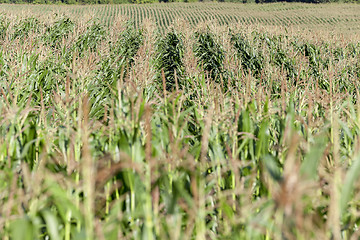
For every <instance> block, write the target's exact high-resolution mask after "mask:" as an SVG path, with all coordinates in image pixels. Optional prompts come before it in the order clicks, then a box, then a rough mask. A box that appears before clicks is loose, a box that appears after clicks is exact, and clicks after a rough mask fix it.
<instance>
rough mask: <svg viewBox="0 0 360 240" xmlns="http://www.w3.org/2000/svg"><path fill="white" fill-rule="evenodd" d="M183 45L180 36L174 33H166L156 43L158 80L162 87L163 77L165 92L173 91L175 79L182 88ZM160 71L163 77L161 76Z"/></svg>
mask: <svg viewBox="0 0 360 240" xmlns="http://www.w3.org/2000/svg"><path fill="white" fill-rule="evenodd" d="M183 55H184V44H183V42H182V39H181V34H178V33H177V32H175V31H171V32H169V33H167V34H166V35H165V36H164V37H163V38H162V39H160V40H159V41H158V45H157V57H156V68H157V71H158V74H159V76H158V79H159V82H160V85H161V86H162V77H165V83H166V90H168V91H172V90H174V89H175V83H176V82H175V78H176V81H177V84H178V86H179V87H180V88H181V86H182V78H183V75H184V63H183V60H182V59H183ZM162 71H163V72H164V76H162Z"/></svg>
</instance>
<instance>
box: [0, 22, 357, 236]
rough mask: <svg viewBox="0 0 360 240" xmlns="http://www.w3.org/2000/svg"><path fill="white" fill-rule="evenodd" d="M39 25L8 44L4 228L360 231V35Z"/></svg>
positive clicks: (2, 64)
mask: <svg viewBox="0 0 360 240" xmlns="http://www.w3.org/2000/svg"><path fill="white" fill-rule="evenodd" d="M32 21H33V22H35V23H36V22H37V21H35V20H29V19H28V20H27V21H25V20H18V22H16V23H15V24H14V28H8V29H7V33H6V35H5V36H6V38H7V37H8V36H10V37H13V36H15V33H16V34H18V35H17V36H16V37H15V39H22V41H17V40H16V41H15V44H4V45H3V46H2V47H3V48H2V50H1V51H0V95H1V100H0V119H1V120H0V121H1V124H0V195H1V198H0V205H1V206H4V207H3V208H1V209H0V216H1V217H2V218H3V220H2V221H0V229H1V230H0V238H3V239H66V240H68V239H110V240H111V239H119V238H121V239H207V238H209V239H211V238H214V239H282V238H289V239H297V238H299V239H302V238H306V239H321V238H323V237H324V236H335V235H340V236H342V237H343V238H344V239H349V238H354V237H355V238H356V237H357V233H356V231H357V227H358V226H359V224H360V220H359V217H358V214H357V211H358V209H359V208H360V206H359V202H360V201H359V195H358V194H356V193H357V190H358V188H359V184H358V182H357V179H358V177H359V168H360V161H359V153H360V147H359V140H358V136H359V134H360V127H359V124H358V123H359V121H360V119H359V116H360V115H359V110H360V109H359V106H358V105H359V104H358V103H357V101H358V99H357V98H358V96H357V91H356V89H357V88H356V81H354V80H356V79H357V78H358V77H359V73H360V70H359V69H360V68H359V58H358V55H359V53H360V49H359V47H360V45H359V44H358V43H356V42H354V43H349V44H346V45H345V44H343V45H344V47H343V48H341V46H342V45H341V42H335V43H334V42H332V41H329V42H321V43H320V42H314V41H310V40H307V39H303V38H301V36H300V37H299V36H292V35H290V34H289V35H279V34H269V33H263V32H256V31H252V32H251V33H245V32H243V33H241V34H240V33H234V34H233V35H231V36H229V35H228V36H226V35H224V38H226V37H227V38H228V39H223V40H224V42H225V43H232V44H233V45H232V46H227V45H226V44H224V47H222V46H221V45H220V44H219V41H217V38H216V34H217V33H211V32H209V31H208V32H197V33H194V32H193V31H194V30H191V31H190V32H188V33H186V34H187V35H185V33H183V32H178V31H177V30H176V31H175V30H172V31H170V32H168V33H167V34H166V35H164V36H162V37H161V38H155V37H154V36H151V32H150V31H145V30H136V29H135V28H133V27H132V26H131V24H128V25H125V28H114V29H109V30H110V31H109V32H110V33H111V34H108V32H107V28H105V27H104V26H102V25H101V24H97V23H94V22H92V21H90V22H87V24H88V25H86V26H85V28H84V31H83V32H81V31H80V32H79V33H78V36H75V35H71V34H72V32H73V29H80V26H78V25H77V24H78V23H76V22H71V21H70V20H69V19H68V18H66V17H64V18H61V19H57V20H56V21H55V23H54V24H52V25H44V24H42V23H41V22H37V23H38V27H36V26H35V25H31V24H28V23H27V24H25V23H24V22H32ZM19 29H23V30H19ZM118 29H123V30H122V31H121V32H117V31H116V30H118ZM143 32H144V33H146V35H145V36H144V34H143ZM43 33H44V34H43ZM19 34H20V35H19ZM21 34H22V35H21ZM192 34H193V35H192ZM69 36H71V37H69ZM186 36H187V37H188V36H196V39H195V46H190V47H191V49H186V47H188V45H189V44H188V42H185V39H187V40H189V41H190V42H191V40H193V39H189V38H186ZM6 38H5V40H6ZM34 39H36V40H37V41H33V42H31V45H30V46H29V44H28V43H29V42H30V41H31V40H34ZM74 39H75V41H74ZM144 40H146V42H145V43H146V44H144V43H143V42H144ZM341 40H342V39H341V38H339V41H341ZM73 41H74V42H73ZM152 41H153V42H152ZM183 41H184V42H183ZM51 44H54V45H51ZM151 44H153V45H151ZM68 46H70V47H68ZM226 46H227V47H228V49H226V50H227V51H225V49H223V48H225V47H226ZM232 47H235V50H236V54H237V57H238V58H240V60H241V63H242V66H241V67H242V68H243V69H244V72H245V70H246V71H250V72H251V73H252V74H253V77H250V76H245V77H244V75H243V74H242V73H239V66H237V65H236V64H234V65H230V64H229V66H227V68H226V71H225V70H224V69H225V67H224V66H223V62H224V59H225V57H227V56H226V55H225V54H228V53H227V52H228V51H229V52H231V51H232V50H233V48H232ZM140 48H141V50H140V51H139V49H140ZM154 49H155V54H154V55H155V61H152V60H151V61H150V62H148V63H147V64H148V65H147V67H148V68H150V70H151V71H144V68H143V65H141V63H142V62H141V60H143V58H146V59H149V56H146V54H148V53H153V52H154ZM185 51H188V52H187V53H189V55H190V56H189V55H186V56H184V55H185V54H184V52H185ZM191 51H193V52H191ZM294 53H296V54H294ZM191 54H194V55H195V57H196V58H197V60H198V66H199V67H202V70H204V71H198V72H196V71H194V72H195V73H193V72H191V73H190V72H186V70H187V69H191V67H193V66H186V65H185V64H186V63H188V62H189V60H192V57H193V56H192V55H191ZM231 57H233V56H231ZM226 59H227V58H226ZM138 61H139V62H138ZM135 62H136V64H134V63H135ZM138 63H139V64H138ZM299 65H300V66H301V67H302V68H301V71H300V70H299V71H297V70H296V68H297V66H299ZM188 67H189V68H188ZM162 70H163V72H164V75H165V76H164V77H165V80H166V82H165V83H166V87H167V90H169V91H165V93H164V91H162V90H163V89H161V88H159V87H158V84H159V83H158V82H155V81H154V82H152V81H151V80H154V79H157V78H158V80H159V78H160V77H161V76H159V75H160V74H161V71H162ZM130 71H131V74H129V72H130ZM175 72H176V74H177V77H178V83H179V87H180V88H181V91H172V90H173V89H174V83H175V77H174V74H175ZM225 73H226V74H225ZM298 73H299V76H297V75H296V74H298ZM285 74H286V77H287V78H285ZM207 75H210V77H211V78H212V79H213V80H214V81H208V78H207V77H208V76H207ZM223 75H226V78H227V79H226V80H228V81H230V82H231V83H232V85H231V86H224V85H223V84H224V81H218V80H219V76H222V77H223ZM329 76H331V77H332V78H331V80H332V82H331V85H330V83H329V85H328V87H326V88H325V87H324V88H323V89H321V88H319V86H321V85H319V82H318V81H326V80H327V79H329ZM146 78H149V80H150V81H148V82H146V84H145V83H144V82H143V79H146ZM279 79H281V81H279ZM296 79H299V81H294V80H296ZM160 80H161V79H160ZM271 81H273V82H271ZM274 85H276V87H275V88H274ZM330 86H331V87H330ZM223 88H226V90H225V91H224V89H223ZM274 89H275V90H274ZM170 91H171V92H170ZM305 221H307V222H306V224H302V223H305ZM334 238H335V237H334Z"/></svg>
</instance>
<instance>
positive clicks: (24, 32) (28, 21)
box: [12, 17, 40, 40]
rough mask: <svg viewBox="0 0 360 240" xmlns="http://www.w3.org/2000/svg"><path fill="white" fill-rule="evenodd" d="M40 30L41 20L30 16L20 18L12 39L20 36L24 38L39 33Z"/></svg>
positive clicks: (21, 38)
mask: <svg viewBox="0 0 360 240" xmlns="http://www.w3.org/2000/svg"><path fill="white" fill-rule="evenodd" d="M39 31H40V22H39V20H37V19H36V18H33V17H30V18H25V19H22V20H20V21H19V22H18V23H17V24H16V25H15V26H14V32H13V35H12V39H17V38H19V39H20V40H24V38H26V37H28V36H29V35H30V34H32V33H38V32H39Z"/></svg>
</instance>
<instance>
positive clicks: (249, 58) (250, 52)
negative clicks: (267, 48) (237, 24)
mask: <svg viewBox="0 0 360 240" xmlns="http://www.w3.org/2000/svg"><path fill="white" fill-rule="evenodd" d="M231 41H232V43H233V44H234V47H235V48H236V50H237V54H238V57H239V58H240V59H241V65H242V68H243V70H244V71H245V72H246V73H247V72H249V71H250V72H251V73H252V74H254V76H256V77H259V76H260V75H261V71H262V69H263V62H264V59H263V57H262V55H261V53H260V52H257V50H256V49H253V48H252V47H251V45H250V43H249V42H248V41H247V40H246V39H245V38H244V37H243V36H242V35H241V34H233V35H232V36H231Z"/></svg>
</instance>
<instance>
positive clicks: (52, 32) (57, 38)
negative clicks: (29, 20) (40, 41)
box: [44, 17, 75, 48]
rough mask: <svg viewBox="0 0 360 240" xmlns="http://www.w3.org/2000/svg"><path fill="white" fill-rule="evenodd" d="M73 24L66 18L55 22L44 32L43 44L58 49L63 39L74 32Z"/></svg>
mask: <svg viewBox="0 0 360 240" xmlns="http://www.w3.org/2000/svg"><path fill="white" fill-rule="evenodd" d="M74 27H75V24H74V23H73V22H72V21H71V20H70V19H69V18H67V17H63V18H61V19H59V20H57V21H56V22H55V23H54V24H53V25H51V26H49V27H47V28H46V30H45V34H44V42H45V43H47V44H49V45H50V46H51V47H53V48H59V47H60V46H61V43H62V41H63V40H64V39H66V38H67V37H68V36H69V34H70V33H71V32H73V31H74Z"/></svg>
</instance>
